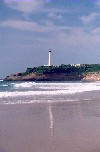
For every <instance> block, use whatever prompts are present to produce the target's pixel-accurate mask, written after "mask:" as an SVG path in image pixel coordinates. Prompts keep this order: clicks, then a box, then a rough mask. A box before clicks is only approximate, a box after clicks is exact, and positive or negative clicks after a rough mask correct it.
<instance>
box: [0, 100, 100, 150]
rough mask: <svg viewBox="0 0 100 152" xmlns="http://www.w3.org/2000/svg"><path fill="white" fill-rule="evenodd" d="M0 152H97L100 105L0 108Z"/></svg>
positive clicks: (95, 103)
mask: <svg viewBox="0 0 100 152" xmlns="http://www.w3.org/2000/svg"><path fill="white" fill-rule="evenodd" d="M0 152H100V102H99V101H73V102H65V103H47V104H46V103H37V104H36V103H34V104H19V105H0Z"/></svg>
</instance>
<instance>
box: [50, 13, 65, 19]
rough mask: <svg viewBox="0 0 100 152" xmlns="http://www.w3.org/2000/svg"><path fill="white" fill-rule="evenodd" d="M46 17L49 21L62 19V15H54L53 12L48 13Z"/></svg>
mask: <svg viewBox="0 0 100 152" xmlns="http://www.w3.org/2000/svg"><path fill="white" fill-rule="evenodd" d="M48 17H49V18H51V19H58V20H59V19H63V17H62V15H59V14H56V13H55V12H50V13H49V14H48Z"/></svg>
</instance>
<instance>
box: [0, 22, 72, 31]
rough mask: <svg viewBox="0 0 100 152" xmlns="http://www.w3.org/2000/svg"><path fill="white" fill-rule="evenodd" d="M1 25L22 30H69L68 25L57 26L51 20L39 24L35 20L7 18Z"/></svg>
mask: <svg viewBox="0 0 100 152" xmlns="http://www.w3.org/2000/svg"><path fill="white" fill-rule="evenodd" d="M0 27H5V28H6V27H11V28H15V29H18V30H22V31H29V32H56V31H61V30H69V29H70V27H67V26H57V25H55V24H54V23H53V22H51V21H45V22H44V24H39V23H37V22H33V21H31V22H30V21H23V20H6V21H2V22H1V23H0Z"/></svg>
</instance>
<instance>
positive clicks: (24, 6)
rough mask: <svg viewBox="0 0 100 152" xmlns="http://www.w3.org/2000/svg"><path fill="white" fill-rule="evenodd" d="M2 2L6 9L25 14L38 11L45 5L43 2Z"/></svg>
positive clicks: (5, 0)
mask: <svg viewBox="0 0 100 152" xmlns="http://www.w3.org/2000/svg"><path fill="white" fill-rule="evenodd" d="M4 2H5V4H6V5H8V7H10V8H12V9H16V10H18V11H21V12H23V13H25V14H29V13H33V12H37V11H39V10H40V9H41V8H42V7H43V5H44V3H45V1H44V0H14V1H13V0H4Z"/></svg>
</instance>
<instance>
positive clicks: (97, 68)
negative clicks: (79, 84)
mask: <svg viewBox="0 0 100 152" xmlns="http://www.w3.org/2000/svg"><path fill="white" fill-rule="evenodd" d="M87 72H100V64H81V65H80V66H77V65H70V64H68V65H64V64H61V65H60V66H39V67H34V68H27V70H26V72H24V73H23V74H22V75H27V74H31V73H36V74H52V73H76V74H81V73H87Z"/></svg>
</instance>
